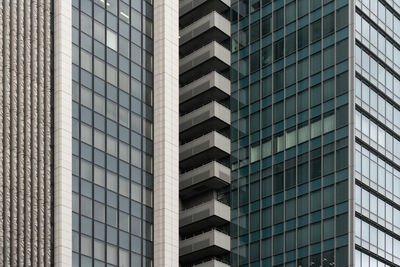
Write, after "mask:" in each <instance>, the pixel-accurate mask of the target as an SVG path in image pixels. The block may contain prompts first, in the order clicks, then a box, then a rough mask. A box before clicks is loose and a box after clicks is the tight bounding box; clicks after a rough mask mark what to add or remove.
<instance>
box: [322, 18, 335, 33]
mask: <svg viewBox="0 0 400 267" xmlns="http://www.w3.org/2000/svg"><path fill="white" fill-rule="evenodd" d="M334 30H335V13H331V14H329V15H327V16H325V17H324V36H325V35H328V34H330V33H332V32H333V31H334Z"/></svg>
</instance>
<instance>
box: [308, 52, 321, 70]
mask: <svg viewBox="0 0 400 267" xmlns="http://www.w3.org/2000/svg"><path fill="white" fill-rule="evenodd" d="M310 68H311V75H313V74H315V73H317V72H320V71H321V52H318V53H316V54H314V55H312V56H311V62H310Z"/></svg>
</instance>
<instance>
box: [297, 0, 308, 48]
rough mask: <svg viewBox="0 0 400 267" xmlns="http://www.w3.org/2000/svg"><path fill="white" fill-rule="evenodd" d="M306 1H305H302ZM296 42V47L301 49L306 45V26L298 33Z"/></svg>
mask: <svg viewBox="0 0 400 267" xmlns="http://www.w3.org/2000/svg"><path fill="white" fill-rule="evenodd" d="M303 1H307V0H303ZM298 38H299V39H298V40H297V47H298V48H299V49H300V48H303V47H304V46H306V45H308V26H306V27H304V28H302V29H300V30H299V31H298Z"/></svg>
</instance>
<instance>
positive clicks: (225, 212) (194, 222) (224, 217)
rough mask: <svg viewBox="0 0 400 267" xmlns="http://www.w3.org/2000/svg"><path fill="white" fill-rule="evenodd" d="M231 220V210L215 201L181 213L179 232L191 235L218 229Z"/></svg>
mask: <svg viewBox="0 0 400 267" xmlns="http://www.w3.org/2000/svg"><path fill="white" fill-rule="evenodd" d="M230 220H231V208H230V207H229V206H228V205H225V204H224V203H222V202H219V201H217V200H216V199H213V200H211V201H208V202H205V203H202V204H200V205H198V206H194V207H192V208H189V209H186V210H183V211H181V212H180V213H179V228H180V229H179V232H180V233H181V234H186V235H187V234H190V233H195V232H199V231H201V230H202V229H205V228H210V227H217V226H220V225H223V224H225V223H229V222H230Z"/></svg>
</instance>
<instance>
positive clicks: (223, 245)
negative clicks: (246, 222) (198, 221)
mask: <svg viewBox="0 0 400 267" xmlns="http://www.w3.org/2000/svg"><path fill="white" fill-rule="evenodd" d="M230 249H231V238H230V236H229V235H226V234H224V233H222V232H219V231H217V230H211V231H209V232H205V233H202V234H199V235H196V236H194V237H191V238H188V239H184V240H181V241H180V243H179V256H180V262H181V263H182V264H185V263H188V262H195V261H199V260H201V259H204V258H209V257H214V256H217V255H221V254H223V253H228V252H229V251H230Z"/></svg>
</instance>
